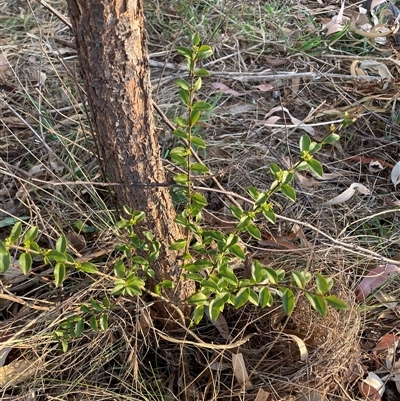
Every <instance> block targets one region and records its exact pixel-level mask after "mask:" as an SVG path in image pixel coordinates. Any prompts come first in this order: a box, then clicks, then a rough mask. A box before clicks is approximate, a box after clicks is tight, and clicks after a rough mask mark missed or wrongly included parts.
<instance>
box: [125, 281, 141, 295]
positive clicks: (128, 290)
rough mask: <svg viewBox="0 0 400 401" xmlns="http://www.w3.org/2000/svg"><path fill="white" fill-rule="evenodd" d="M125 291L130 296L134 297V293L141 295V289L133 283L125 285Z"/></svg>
mask: <svg viewBox="0 0 400 401" xmlns="http://www.w3.org/2000/svg"><path fill="white" fill-rule="evenodd" d="M125 291H126V293H127V294H128V295H130V296H131V297H135V296H136V295H142V290H141V288H139V287H138V286H137V285H135V284H129V286H127V287H125Z"/></svg>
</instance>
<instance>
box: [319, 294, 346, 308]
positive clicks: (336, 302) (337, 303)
mask: <svg viewBox="0 0 400 401" xmlns="http://www.w3.org/2000/svg"><path fill="white" fill-rule="evenodd" d="M325 300H326V302H328V304H329V305H330V306H332V307H333V308H335V309H338V310H346V309H348V307H347V305H346V303H345V302H344V301H342V300H341V299H339V298H337V297H335V296H334V295H329V296H327V297H325Z"/></svg>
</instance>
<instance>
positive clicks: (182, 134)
mask: <svg viewBox="0 0 400 401" xmlns="http://www.w3.org/2000/svg"><path fill="white" fill-rule="evenodd" d="M173 134H174V135H175V136H176V137H178V138H183V139H188V138H189V134H188V133H187V132H186V131H182V130H181V129H174V130H173Z"/></svg>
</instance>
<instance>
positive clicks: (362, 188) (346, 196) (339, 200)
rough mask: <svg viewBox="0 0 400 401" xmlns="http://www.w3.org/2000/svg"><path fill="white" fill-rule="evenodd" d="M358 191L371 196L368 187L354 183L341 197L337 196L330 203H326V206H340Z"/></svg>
mask: <svg viewBox="0 0 400 401" xmlns="http://www.w3.org/2000/svg"><path fill="white" fill-rule="evenodd" d="M356 189H357V190H358V192H360V193H362V194H363V195H370V194H371V191H370V190H369V189H368V188H367V187H365V186H364V185H363V184H358V183H353V184H351V185H350V187H349V188H347V189H346V190H345V191H344V192H342V193H341V194H340V195H338V196H336V197H335V198H333V199H331V200H330V201H328V202H325V203H324V205H326V206H332V205H338V204H340V203H343V202H346V201H348V200H349V199H350V198H351V197H352V196H353V195H354V193H355V192H356Z"/></svg>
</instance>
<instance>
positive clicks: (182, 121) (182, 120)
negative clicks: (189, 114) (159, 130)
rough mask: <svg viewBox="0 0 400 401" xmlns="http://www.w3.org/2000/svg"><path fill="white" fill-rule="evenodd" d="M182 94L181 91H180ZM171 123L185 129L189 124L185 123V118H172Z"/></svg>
mask: <svg viewBox="0 0 400 401" xmlns="http://www.w3.org/2000/svg"><path fill="white" fill-rule="evenodd" d="M181 92H182V91H181ZM172 121H173V122H174V123H175V124H178V125H179V126H181V127H187V126H188V125H189V124H188V122H187V120H186V119H185V118H183V117H174V118H173V119H172Z"/></svg>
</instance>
